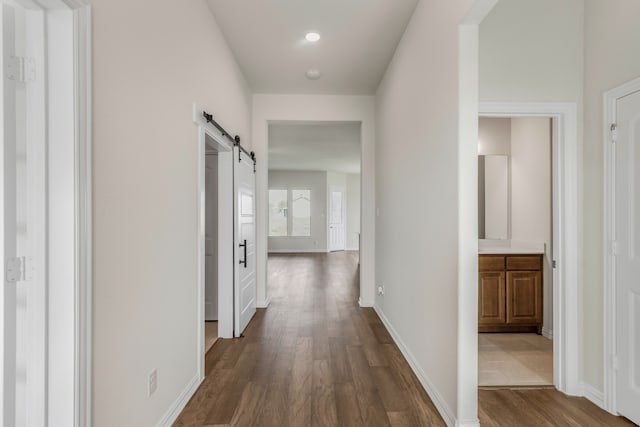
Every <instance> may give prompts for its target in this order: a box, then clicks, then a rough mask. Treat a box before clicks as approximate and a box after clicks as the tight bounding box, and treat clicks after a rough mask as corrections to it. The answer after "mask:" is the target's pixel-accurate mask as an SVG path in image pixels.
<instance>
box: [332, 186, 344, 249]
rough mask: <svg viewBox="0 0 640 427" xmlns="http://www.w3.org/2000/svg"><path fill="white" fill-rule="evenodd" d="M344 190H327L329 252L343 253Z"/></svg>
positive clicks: (335, 188)
mask: <svg viewBox="0 0 640 427" xmlns="http://www.w3.org/2000/svg"><path fill="white" fill-rule="evenodd" d="M344 199H345V197H344V189H343V188H340V187H331V188H330V189H329V251H332V252H333V251H344V249H345V245H346V235H347V233H346V224H345V211H346V209H345V208H346V205H345V200H344Z"/></svg>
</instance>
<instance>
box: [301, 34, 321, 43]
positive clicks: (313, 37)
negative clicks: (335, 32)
mask: <svg viewBox="0 0 640 427" xmlns="http://www.w3.org/2000/svg"><path fill="white" fill-rule="evenodd" d="M304 38H305V39H307V41H309V42H317V41H318V40H320V34H318V33H314V32H311V33H307V34H306V35H305V36H304Z"/></svg>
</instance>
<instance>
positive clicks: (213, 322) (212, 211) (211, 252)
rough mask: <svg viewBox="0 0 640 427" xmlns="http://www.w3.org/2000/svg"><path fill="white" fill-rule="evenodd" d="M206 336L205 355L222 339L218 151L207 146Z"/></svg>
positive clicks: (205, 230)
mask: <svg viewBox="0 0 640 427" xmlns="http://www.w3.org/2000/svg"><path fill="white" fill-rule="evenodd" d="M205 150H206V158H205V184H204V185H205V226H204V235H205V238H204V257H205V261H204V281H205V285H204V286H205V288H204V320H205V327H204V334H205V347H204V352H205V354H206V353H207V352H208V351H209V350H210V349H211V347H213V344H214V343H215V342H216V340H217V339H218V184H219V177H218V162H219V159H218V157H219V156H218V151H217V150H215V149H214V148H213V147H211V146H210V145H209V144H207V146H206V147H205Z"/></svg>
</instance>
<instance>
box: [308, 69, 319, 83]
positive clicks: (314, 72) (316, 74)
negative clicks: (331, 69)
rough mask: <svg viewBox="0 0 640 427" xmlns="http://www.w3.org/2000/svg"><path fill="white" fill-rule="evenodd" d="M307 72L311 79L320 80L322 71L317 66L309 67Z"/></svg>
mask: <svg viewBox="0 0 640 427" xmlns="http://www.w3.org/2000/svg"><path fill="white" fill-rule="evenodd" d="M305 74H306V76H307V78H308V79H309V80H318V79H319V78H320V75H321V74H322V73H320V70H318V69H317V68H309V69H308V70H307V72H306V73H305Z"/></svg>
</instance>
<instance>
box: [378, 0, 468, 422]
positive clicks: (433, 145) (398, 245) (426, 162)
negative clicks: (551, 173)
mask: <svg viewBox="0 0 640 427" xmlns="http://www.w3.org/2000/svg"><path fill="white" fill-rule="evenodd" d="M473 4H474V1H472V0H467V1H455V2H440V1H430V0H422V1H420V2H419V3H418V5H417V7H416V10H415V12H414V14H413V17H412V18H411V21H410V23H409V25H408V27H407V29H406V31H405V34H404V36H403V38H402V40H401V41H400V44H399V45H398V48H397V50H396V52H395V55H394V57H393V60H392V61H391V63H390V65H389V68H388V69H387V71H386V74H385V76H384V78H383V81H382V83H381V85H380V87H379V88H378V91H377V95H376V126H377V132H376V134H377V141H376V171H377V185H376V203H377V208H378V209H379V215H378V218H377V222H376V237H377V242H376V243H377V244H376V261H377V262H376V267H377V268H376V281H377V282H376V285H377V286H384V288H385V294H384V296H378V297H376V308H377V310H378V312H379V313H380V314H381V317H382V318H383V320H385V322H386V323H387V325H388V326H390V329H391V330H392V334H393V335H394V338H395V339H396V340H398V341H399V345H400V347H401V348H403V350H404V351H405V354H408V359H409V361H410V363H412V365H413V367H414V369H415V370H416V371H417V374H418V376H419V377H421V380H422V381H423V384H426V386H427V389H428V392H429V394H430V396H431V398H432V399H433V400H434V403H435V404H436V406H437V407H438V409H439V410H440V412H441V413H442V415H443V417H444V418H445V421H446V422H447V423H448V424H450V425H453V424H454V423H456V422H458V423H460V424H459V425H477V424H476V423H477V416H476V415H477V412H475V411H474V409H475V403H472V404H470V405H466V404H463V406H462V407H458V403H459V402H460V401H463V402H466V401H467V400H468V398H473V395H474V394H473V393H474V390H470V391H471V394H467V390H466V389H467V387H466V386H467V384H466V383H464V381H465V379H463V383H459V381H460V378H459V369H458V368H459V365H458V363H459V356H460V354H459V338H458V337H459V335H461V336H465V337H466V326H465V325H462V326H461V325H460V324H459V297H460V295H459V290H458V286H459V283H458V281H459V277H461V276H459V271H461V273H460V274H462V275H465V274H466V273H467V267H468V265H466V264H465V265H464V266H463V267H462V268H461V269H460V266H459V263H458V260H459V240H458V237H459V234H460V233H459V216H458V213H459V187H458V183H459V177H460V176H461V175H459V171H460V165H459V161H460V159H459V139H460V138H461V136H462V135H463V134H465V135H466V136H472V134H473V132H471V134H466V132H467V129H466V128H464V125H465V124H466V122H465V123H461V122H460V121H459V117H460V114H461V112H464V113H465V118H467V116H468V115H469V114H467V112H472V111H473V106H474V105H475V106H476V107H475V118H474V117H470V119H471V120H472V121H473V120H475V121H476V127H475V129H476V131H475V132H476V133H475V135H476V136H475V139H474V138H473V137H471V140H473V144H475V146H477V102H470V104H469V105H467V103H465V99H464V98H463V97H462V96H461V93H462V92H461V91H460V90H459V83H460V82H459V72H460V68H459V60H461V59H465V58H466V57H464V56H463V55H464V54H470V55H471V54H473V52H466V51H465V52H463V53H462V54H460V56H459V51H460V46H461V45H459V41H460V40H459V38H460V24H461V23H462V21H463V19H464V17H465V16H466V15H467V12H469V10H470V9H471V7H472V5H473ZM474 71H475V70H474V69H470V71H469V72H470V73H471V75H470V77H471V81H470V86H464V87H463V89H468V88H469V87H471V88H473V87H475V86H474V85H473V84H472V83H473V77H474V76H473V74H474ZM476 89H477V88H476ZM459 97H460V99H459ZM470 101H473V99H472V100H470ZM467 108H468V110H467ZM471 116H473V115H471ZM464 163H465V165H466V163H467V162H466V159H465V161H464ZM472 164H476V165H477V160H475V161H473V156H472ZM473 171H474V172H473V173H474V174H475V175H476V178H473V182H476V180H477V171H475V169H473ZM470 173H471V172H470ZM465 178H466V177H465ZM473 191H474V192H475V191H476V190H475V188H474V189H473ZM469 203H470V204H473V203H471V202H469ZM475 209H476V210H477V207H476V208H475ZM470 223H471V225H472V226H473V224H476V226H477V217H475V214H474V218H471V220H470ZM470 234H471V235H473V231H470ZM475 236H476V239H477V232H476V234H475ZM476 248H477V246H476ZM471 258H473V257H471ZM476 275H477V264H476ZM469 286H471V289H472V290H473V289H474V288H475V289H477V284H476V283H471V284H470V285H469ZM463 299H464V298H463ZM476 305H477V300H476ZM466 320H467V319H464V320H463V321H464V322H466ZM460 327H462V331H460V330H459V328H460ZM470 362H471V363H469V368H471V369H472V366H471V365H473V358H472V359H470ZM463 370H464V369H463ZM472 371H473V369H472ZM476 384H477V382H476ZM475 392H476V393H477V390H475ZM460 410H462V411H463V413H461V412H459V411H460Z"/></svg>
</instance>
